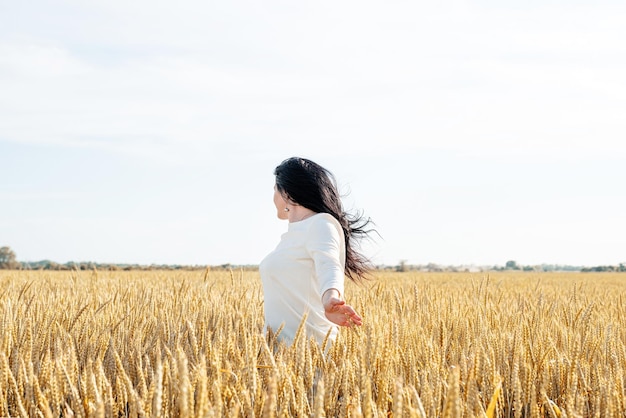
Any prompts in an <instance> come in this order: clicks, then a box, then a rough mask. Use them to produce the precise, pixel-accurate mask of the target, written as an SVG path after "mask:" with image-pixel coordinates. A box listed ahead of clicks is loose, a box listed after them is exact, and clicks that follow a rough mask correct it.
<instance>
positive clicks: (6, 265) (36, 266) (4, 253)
mask: <svg viewBox="0 0 626 418" xmlns="http://www.w3.org/2000/svg"><path fill="white" fill-rule="evenodd" d="M207 267H210V268H211V270H218V271H219V270H226V271H228V270H246V271H255V270H258V266H257V265H233V264H230V263H226V264H220V265H216V266H207V265H183V264H149V265H143V264H114V263H94V262H75V261H70V262H67V263H63V264H61V263H56V262H54V261H50V260H41V261H29V262H20V261H17V259H16V256H15V252H13V250H11V248H9V247H0V269H9V270H111V271H118V270H126V271H130V270H140V271H141V270H144V271H147V270H188V271H193V270H205V269H206V268H207ZM376 268H377V269H378V270H383V271H399V272H402V271H425V272H444V271H445V272H481V271H508V270H519V271H536V272H548V271H579V272H583V273H588V272H626V263H620V264H619V265H616V266H596V267H581V266H570V265H561V264H539V265H526V266H525V265H520V264H518V263H517V262H516V261H514V260H509V261H507V262H506V263H505V264H504V266H498V265H495V266H475V265H460V266H453V265H441V264H436V263H428V264H408V263H407V262H406V260H401V261H400V262H399V263H398V264H397V265H395V266H393V265H391V266H388V265H379V266H377V267H376Z"/></svg>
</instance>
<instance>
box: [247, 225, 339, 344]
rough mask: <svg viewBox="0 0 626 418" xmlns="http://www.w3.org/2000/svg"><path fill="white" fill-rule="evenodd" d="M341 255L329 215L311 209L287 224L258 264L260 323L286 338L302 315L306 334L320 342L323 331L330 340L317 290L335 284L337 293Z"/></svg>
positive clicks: (334, 331)
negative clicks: (308, 214) (261, 305)
mask: <svg viewBox="0 0 626 418" xmlns="http://www.w3.org/2000/svg"><path fill="white" fill-rule="evenodd" d="M345 259H346V250H345V241H344V234H343V230H342V229H341V226H340V225H339V222H337V220H336V219H335V218H334V217H333V216H332V215H330V214H327V213H317V214H315V215H313V216H311V217H309V218H307V219H304V220H302V221H299V222H291V223H289V227H288V230H287V232H286V233H284V234H283V235H282V236H281V239H280V243H279V244H278V246H277V247H276V249H275V250H274V251H272V252H271V253H270V254H268V255H267V257H265V258H264V259H263V261H262V262H261V264H260V265H259V272H260V274H261V281H262V283H263V293H264V297H265V300H264V310H265V326H266V327H268V326H269V327H270V328H271V329H272V330H274V331H276V330H277V329H278V328H279V327H280V326H281V325H282V324H284V328H283V330H282V331H281V333H280V337H281V338H282V339H283V340H284V341H285V342H287V343H291V342H292V341H293V339H294V337H295V334H296V331H297V330H298V327H299V325H300V322H301V320H302V318H303V316H304V314H305V313H306V314H307V320H306V324H305V325H306V326H305V330H306V338H307V339H308V338H309V337H311V336H313V337H315V338H316V339H317V341H318V342H320V343H321V342H322V341H323V340H324V338H325V337H326V334H327V333H328V331H329V330H332V332H331V336H330V338H331V340H334V339H335V338H336V336H337V332H338V329H337V326H336V325H335V324H333V323H332V322H330V321H329V320H328V319H327V318H326V316H325V315H324V307H323V305H322V295H323V294H324V292H326V291H327V290H328V289H337V290H338V291H339V293H340V294H341V295H343V287H344V266H345Z"/></svg>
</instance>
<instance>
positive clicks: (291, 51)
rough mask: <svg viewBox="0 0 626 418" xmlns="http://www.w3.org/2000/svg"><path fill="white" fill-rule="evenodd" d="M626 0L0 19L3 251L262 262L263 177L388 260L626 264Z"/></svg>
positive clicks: (150, 10) (219, 4) (266, 192)
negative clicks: (298, 170) (319, 179)
mask: <svg viewBox="0 0 626 418" xmlns="http://www.w3.org/2000/svg"><path fill="white" fill-rule="evenodd" d="M624 22H626V4H625V3H624V2H623V1H614V2H611V1H598V2H582V1H550V0H547V1H525V2H509V1H476V2H471V1H452V2H450V1H441V2H433V1H428V2H426V1H424V2H420V1H385V2H382V1H380V2H370V1H315V2H302V1H273V0H271V1H263V2H259V1H213V2H206V1H178V2H165V1H154V0H152V1H144V0H140V1H127V0H124V1H118V0H107V1H88V2H86V1H79V0H73V1H41V0H36V1H30V2H18V1H1V0H0V246H2V245H8V246H10V247H11V248H12V249H13V250H14V251H15V252H16V253H17V257H18V259H19V260H22V261H35V260H41V259H50V260H54V261H57V262H67V261H71V260H73V261H96V262H116V263H125V262H129V263H146V264H147V263H159V264H161V263H168V264H174V263H182V264H223V263H234V264H257V263H258V262H260V260H261V259H262V258H263V257H264V256H265V255H266V254H267V253H268V252H269V251H271V250H272V249H273V247H274V246H275V245H276V244H277V242H278V240H279V239H280V234H281V233H282V232H283V231H284V230H285V229H286V224H285V223H283V222H281V221H279V220H278V219H276V217H275V209H274V207H273V205H272V192H273V190H272V187H273V181H274V178H273V174H272V171H273V169H274V167H275V166H276V165H277V164H279V163H280V162H281V161H282V160H283V159H285V158H287V157H290V156H294V155H297V156H303V157H308V158H311V159H313V160H315V161H317V162H319V163H320V164H322V165H324V166H326V167H327V168H329V169H330V170H331V171H333V172H334V173H335V175H336V177H337V179H338V181H339V185H340V187H341V189H342V191H343V192H345V193H349V196H348V197H347V198H346V206H347V208H349V209H352V208H359V209H362V210H364V211H365V213H366V214H367V215H369V216H370V217H371V218H372V219H373V220H374V221H375V222H376V225H377V229H378V231H379V233H380V234H381V236H382V239H378V240H377V241H376V242H374V243H373V244H368V245H366V246H365V250H366V253H367V255H369V256H371V257H372V258H373V260H374V262H376V263H377V264H396V263H397V262H398V261H399V260H407V261H408V262H409V263H416V264H417V263H419V264H421V263H428V262H435V263H441V264H479V265H482V264H499V265H503V264H504V263H505V262H506V261H507V260H516V261H518V263H521V264H538V263H559V264H574V265H599V264H617V263H619V262H625V261H626V191H625V190H626V187H625V185H624V184H625V183H626V77H624V74H626V25H624Z"/></svg>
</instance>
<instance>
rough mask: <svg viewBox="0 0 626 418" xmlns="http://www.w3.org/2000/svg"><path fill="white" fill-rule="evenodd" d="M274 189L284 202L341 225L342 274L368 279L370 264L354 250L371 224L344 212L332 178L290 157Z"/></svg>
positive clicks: (310, 163) (280, 168)
mask: <svg viewBox="0 0 626 418" xmlns="http://www.w3.org/2000/svg"><path fill="white" fill-rule="evenodd" d="M274 175H275V176H276V188H277V190H278V191H279V192H280V193H281V194H282V195H283V197H285V199H287V200H289V201H291V202H294V203H296V204H298V205H300V206H304V207H305V208H308V209H311V210H312V211H314V212H318V213H328V214H330V215H332V216H333V217H334V218H335V219H336V220H337V221H338V222H339V225H341V228H342V229H343V235H344V238H345V241H346V260H345V274H346V276H348V278H349V279H351V280H352V281H355V282H359V281H361V279H365V278H367V274H368V272H369V270H371V264H370V262H369V260H368V259H367V258H366V257H365V256H363V255H362V254H361V253H360V252H359V251H357V250H356V249H355V246H356V243H355V239H362V238H366V237H367V236H368V235H369V233H370V232H372V231H373V229H370V228H369V226H370V224H372V221H371V220H370V219H369V218H367V219H365V218H364V217H363V216H362V215H361V214H359V213H357V214H350V213H347V212H345V211H344V209H343V205H342V203H341V197H340V195H339V192H338V190H337V182H336V180H335V177H334V176H333V174H332V173H331V172H330V171H328V170H327V169H325V168H324V167H322V166H320V165H319V164H317V163H315V162H313V161H311V160H307V159H305V158H298V157H292V158H288V159H286V160H285V161H283V162H282V163H281V164H280V165H279V166H278V167H276V169H275V170H274Z"/></svg>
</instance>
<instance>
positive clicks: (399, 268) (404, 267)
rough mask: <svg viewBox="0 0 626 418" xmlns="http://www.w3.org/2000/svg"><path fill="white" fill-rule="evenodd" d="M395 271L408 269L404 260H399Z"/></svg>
mask: <svg viewBox="0 0 626 418" xmlns="http://www.w3.org/2000/svg"><path fill="white" fill-rule="evenodd" d="M396 271H402V272H405V271H409V268H408V266H407V265H406V260H400V263H399V264H398V265H397V266H396Z"/></svg>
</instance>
